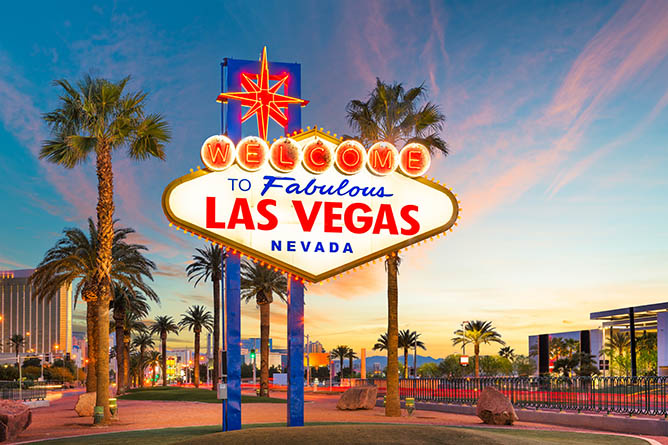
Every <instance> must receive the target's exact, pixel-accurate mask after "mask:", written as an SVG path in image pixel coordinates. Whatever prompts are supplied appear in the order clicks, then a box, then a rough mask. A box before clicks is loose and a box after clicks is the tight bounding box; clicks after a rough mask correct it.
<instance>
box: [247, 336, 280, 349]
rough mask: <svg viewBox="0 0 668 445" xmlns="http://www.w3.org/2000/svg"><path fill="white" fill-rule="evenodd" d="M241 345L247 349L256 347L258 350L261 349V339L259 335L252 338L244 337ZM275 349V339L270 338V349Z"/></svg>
mask: <svg viewBox="0 0 668 445" xmlns="http://www.w3.org/2000/svg"><path fill="white" fill-rule="evenodd" d="M241 347H242V348H245V349H255V350H256V351H259V350H260V339H259V338H257V337H251V338H242V339H241ZM272 349H273V339H271V338H270V339H269V350H270V351H271V350H272Z"/></svg>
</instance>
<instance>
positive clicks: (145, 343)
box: [132, 331, 155, 388]
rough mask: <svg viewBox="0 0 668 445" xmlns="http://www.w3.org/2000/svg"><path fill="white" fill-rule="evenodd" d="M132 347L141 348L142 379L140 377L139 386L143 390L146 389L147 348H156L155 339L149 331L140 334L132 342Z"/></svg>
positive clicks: (140, 367)
mask: <svg viewBox="0 0 668 445" xmlns="http://www.w3.org/2000/svg"><path fill="white" fill-rule="evenodd" d="M132 345H133V346H134V347H135V348H139V364H138V366H139V369H140V373H139V375H140V377H139V386H140V387H141V388H143V387H144V369H146V360H147V356H146V349H147V348H153V347H155V341H153V337H152V336H151V333H150V332H148V331H144V332H139V333H138V334H137V336H136V337H135V338H134V339H133V340H132Z"/></svg>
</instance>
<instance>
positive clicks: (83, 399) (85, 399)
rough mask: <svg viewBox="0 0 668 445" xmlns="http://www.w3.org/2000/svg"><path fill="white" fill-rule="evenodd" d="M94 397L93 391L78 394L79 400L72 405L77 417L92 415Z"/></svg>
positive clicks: (95, 395)
mask: <svg viewBox="0 0 668 445" xmlns="http://www.w3.org/2000/svg"><path fill="white" fill-rule="evenodd" d="M96 397H97V393H95V392H86V393H83V394H81V395H80V396H79V400H77V404H76V406H75V407H74V411H76V412H77V414H78V415H79V417H93V412H94V411H95V398H96Z"/></svg>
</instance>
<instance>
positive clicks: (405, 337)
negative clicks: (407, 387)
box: [399, 329, 427, 378]
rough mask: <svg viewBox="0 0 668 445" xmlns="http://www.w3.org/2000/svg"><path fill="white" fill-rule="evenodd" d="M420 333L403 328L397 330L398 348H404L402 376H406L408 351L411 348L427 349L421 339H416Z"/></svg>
mask: <svg viewBox="0 0 668 445" xmlns="http://www.w3.org/2000/svg"><path fill="white" fill-rule="evenodd" d="M420 335H421V334H418V333H417V332H415V331H411V330H409V329H404V330H402V331H401V332H399V348H402V349H403V350H404V378H408V351H409V350H410V349H411V348H421V349H423V350H425V349H427V348H425V347H424V343H422V341H421V340H418V338H419V337H420ZM416 359H417V357H416ZM414 367H415V364H414Z"/></svg>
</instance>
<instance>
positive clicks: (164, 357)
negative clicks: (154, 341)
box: [160, 332, 167, 386]
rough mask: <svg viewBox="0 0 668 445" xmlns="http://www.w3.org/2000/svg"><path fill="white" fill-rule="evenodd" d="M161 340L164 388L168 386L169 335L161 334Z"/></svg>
mask: <svg viewBox="0 0 668 445" xmlns="http://www.w3.org/2000/svg"><path fill="white" fill-rule="evenodd" d="M160 340H161V342H162V345H161V346H162V357H160V361H161V362H162V386H167V333H166V332H165V333H164V334H160Z"/></svg>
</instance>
